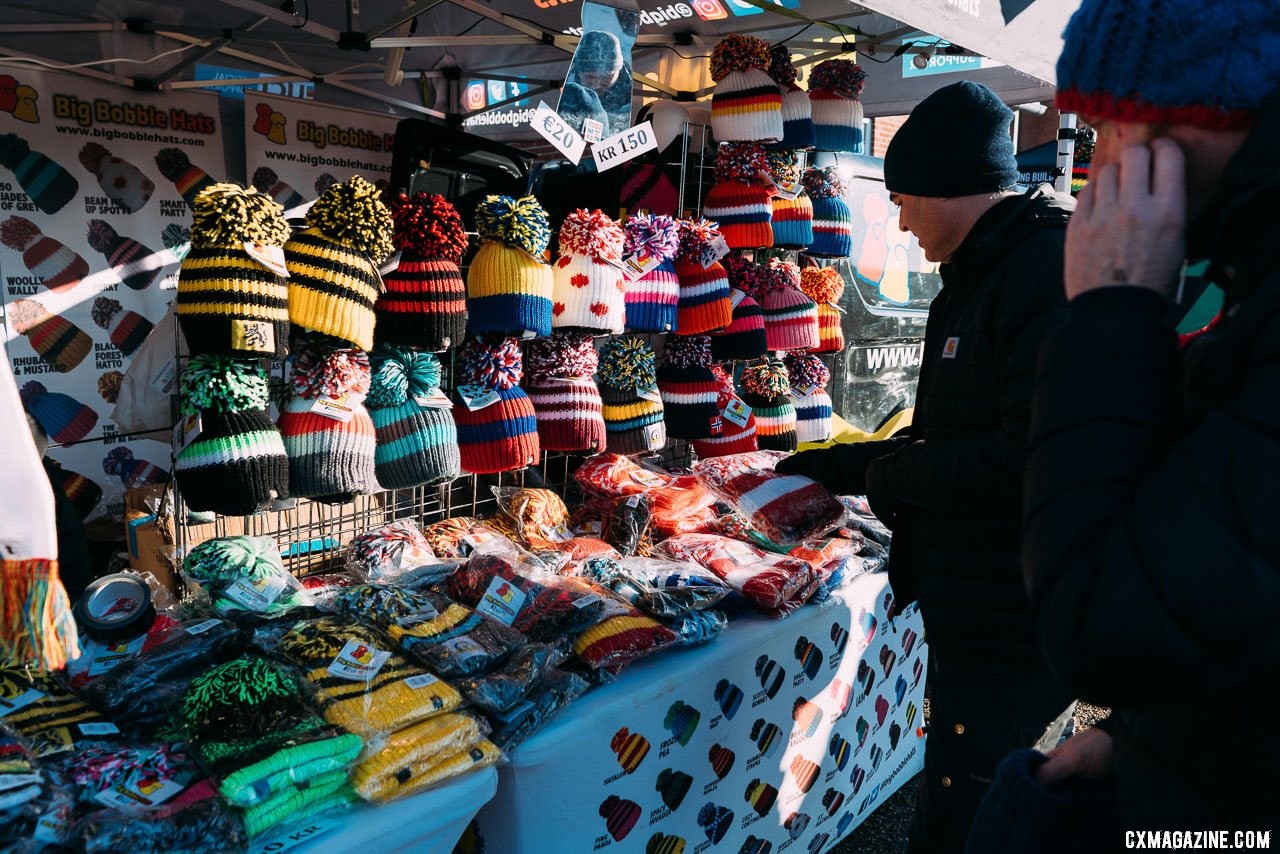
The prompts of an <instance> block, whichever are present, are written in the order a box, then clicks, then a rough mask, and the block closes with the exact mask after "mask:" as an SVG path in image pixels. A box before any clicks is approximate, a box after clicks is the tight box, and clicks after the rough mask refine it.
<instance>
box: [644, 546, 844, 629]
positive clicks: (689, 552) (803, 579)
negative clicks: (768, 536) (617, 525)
mask: <svg viewBox="0 0 1280 854" xmlns="http://www.w3.org/2000/svg"><path fill="white" fill-rule="evenodd" d="M655 551H656V552H657V553H658V555H660V556H663V557H668V558H671V559H673V560H688V561H692V562H694V563H696V564H699V565H700V566H702V567H705V568H706V569H709V570H711V571H712V572H713V573H715V574H716V575H717V576H719V577H720V578H721V579H723V580H724V581H725V582H726V583H727V584H728V585H729V586H730V587H732V588H733V589H734V590H737V591H738V592H740V593H742V595H744V596H745V597H746V598H748V599H749V600H751V601H752V602H753V603H755V604H756V605H757V606H758V607H760V608H762V609H764V610H765V611H766V612H768V613H771V614H774V615H775V616H781V615H782V614H786V613H789V612H790V611H792V610H794V609H795V608H797V607H799V606H800V605H802V604H804V603H805V602H806V601H808V599H809V597H811V596H812V595H813V593H814V591H815V590H816V589H817V587H818V583H819V578H818V573H817V572H816V571H815V570H814V569H813V567H812V566H810V565H809V564H808V563H807V562H806V561H802V560H798V559H796V558H793V557H784V556H782V555H777V554H772V553H770V552H766V551H764V550H762V549H759V548H756V547H754V546H751V545H748V544H747V543H743V542H740V541H738V540H733V539H729V538H728V537H722V536H719V535H716V534H681V535H680V536H678V537H672V538H671V539H669V540H666V541H664V542H662V543H660V544H659V545H658V547H657V548H656V549H655Z"/></svg>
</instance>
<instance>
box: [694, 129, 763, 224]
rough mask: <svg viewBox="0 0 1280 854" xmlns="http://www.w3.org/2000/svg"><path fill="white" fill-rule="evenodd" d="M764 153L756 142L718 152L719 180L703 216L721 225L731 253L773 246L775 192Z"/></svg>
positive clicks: (724, 146)
mask: <svg viewBox="0 0 1280 854" xmlns="http://www.w3.org/2000/svg"><path fill="white" fill-rule="evenodd" d="M768 169H769V165H768V162H767V161H766V160H765V156H764V149H763V148H761V147H760V146H759V145H757V144H756V143H753V142H731V143H726V144H725V145H722V146H720V150H719V151H717V152H716V165H715V178H716V183H715V184H713V185H712V187H711V191H710V192H708V193H707V197H706V199H705V200H704V201H703V204H702V215H703V216H705V217H706V218H707V219H711V220H715V221H716V222H718V223H719V224H720V234H721V235H723V236H724V240H725V243H727V244H728V245H729V248H730V249H759V248H761V247H768V246H772V245H773V225H772V221H773V203H772V201H771V197H772V189H771V188H770V187H769V186H768V185H767V182H766V181H765V180H764V179H763V178H761V175H762V174H767V173H768Z"/></svg>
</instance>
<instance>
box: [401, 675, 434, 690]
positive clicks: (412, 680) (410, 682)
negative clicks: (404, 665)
mask: <svg viewBox="0 0 1280 854" xmlns="http://www.w3.org/2000/svg"><path fill="white" fill-rule="evenodd" d="M439 681H440V680H439V679H437V678H436V677H435V676H433V675H431V674H430V673H423V674H421V675H419V676H410V677H409V678H408V679H406V680H404V684H405V686H406V687H409V688H412V689H413V690H415V691H418V690H420V689H422V688H427V687H430V686H431V685H434V684H436V683H437V682H439Z"/></svg>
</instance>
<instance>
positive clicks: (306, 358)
mask: <svg viewBox="0 0 1280 854" xmlns="http://www.w3.org/2000/svg"><path fill="white" fill-rule="evenodd" d="M370 378H371V369H370V366H369V356H368V354H367V353H365V352H364V351H363V350H355V349H350V348H343V349H337V350H333V349H328V348H325V347H321V346H318V345H316V344H310V343H308V344H304V345H302V347H300V348H299V349H298V350H297V351H296V353H295V357H294V363H293V374H292V375H291V376H290V378H289V382H290V384H291V385H292V387H293V393H294V394H296V395H298V396H299V397H305V398H308V399H312V400H314V399H316V398H320V397H335V398H336V397H342V396H343V395H344V394H364V393H366V392H367V391H369V381H370Z"/></svg>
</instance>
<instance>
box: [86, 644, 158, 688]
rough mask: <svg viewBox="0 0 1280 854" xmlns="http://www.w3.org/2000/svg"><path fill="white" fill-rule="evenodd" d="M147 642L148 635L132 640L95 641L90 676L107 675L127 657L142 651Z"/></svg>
mask: <svg viewBox="0 0 1280 854" xmlns="http://www.w3.org/2000/svg"><path fill="white" fill-rule="evenodd" d="M146 642H147V636H146V635H139V636H138V637H136V638H134V639H133V640H131V641H112V642H110V643H94V644H93V650H92V652H91V653H90V654H91V655H92V656H93V657H92V658H91V659H90V660H89V678H91V679H96V678H98V677H99V676H105V675H106V674H108V673H110V672H111V671H112V670H114V669H115V668H116V667H117V666H118V665H121V664H123V663H124V662H125V661H126V660H127V659H130V658H133V657H134V656H135V655H137V654H138V653H140V652H142V647H143V646H144V645H145V644H146Z"/></svg>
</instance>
